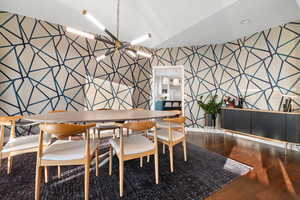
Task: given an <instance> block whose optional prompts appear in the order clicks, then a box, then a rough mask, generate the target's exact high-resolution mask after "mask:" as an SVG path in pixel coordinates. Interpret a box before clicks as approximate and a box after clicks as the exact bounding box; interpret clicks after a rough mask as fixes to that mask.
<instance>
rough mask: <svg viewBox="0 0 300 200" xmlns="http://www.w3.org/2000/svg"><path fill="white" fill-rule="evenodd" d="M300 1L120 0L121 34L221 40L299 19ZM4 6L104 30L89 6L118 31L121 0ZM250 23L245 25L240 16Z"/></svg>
mask: <svg viewBox="0 0 300 200" xmlns="http://www.w3.org/2000/svg"><path fill="white" fill-rule="evenodd" d="M297 1H298V0H121V2H120V3H121V12H120V39H121V40H124V41H130V40H132V39H134V38H136V37H138V36H140V35H143V34H145V33H148V32H149V33H151V34H152V39H151V40H149V41H147V42H145V43H144V44H143V45H145V46H147V47H178V46H190V45H204V44H219V43H225V42H228V41H232V40H235V39H238V38H240V37H243V36H246V35H250V34H252V33H255V32H258V31H262V30H265V29H267V28H270V27H274V26H277V25H280V24H283V23H286V22H290V21H292V20H296V19H300V8H299V6H298V4H297ZM0 4H1V5H0V6H1V7H0V9H1V10H4V11H8V12H11V13H17V14H20V15H25V16H31V17H34V18H37V19H41V20H46V21H48V22H51V23H57V24H61V25H69V26H72V27H74V28H77V29H81V30H84V31H88V32H92V33H98V34H103V33H102V32H101V31H99V30H98V29H97V28H96V27H95V26H94V25H93V24H91V23H89V22H88V21H87V20H86V19H85V18H84V17H83V16H82V15H81V14H80V12H81V11H82V10H83V9H87V10H88V11H89V12H91V13H92V14H93V15H94V16H95V17H96V18H97V19H98V20H99V21H101V22H102V23H103V24H104V25H105V26H106V27H107V28H108V29H109V30H111V31H112V32H116V7H117V0H101V1H100V0H84V1H83V0H42V1H41V0H26V1H24V0H22V1H20V0H1V3H0ZM243 20H247V21H249V23H247V24H243V23H241V21H243Z"/></svg>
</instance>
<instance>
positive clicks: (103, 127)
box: [93, 108, 120, 139]
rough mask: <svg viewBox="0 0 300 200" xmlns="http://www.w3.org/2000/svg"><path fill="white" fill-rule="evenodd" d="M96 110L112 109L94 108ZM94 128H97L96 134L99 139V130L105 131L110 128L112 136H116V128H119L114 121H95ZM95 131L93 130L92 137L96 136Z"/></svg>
mask: <svg viewBox="0 0 300 200" xmlns="http://www.w3.org/2000/svg"><path fill="white" fill-rule="evenodd" d="M96 110H97V111H105V110H112V109H110V108H98V109H96ZM94 129H95V130H97V134H98V138H99V139H100V136H101V135H100V132H101V131H107V130H112V131H113V133H112V136H113V138H115V137H116V130H117V129H120V126H119V125H118V124H117V123H115V122H105V123H97V125H96V127H95V128H94ZM95 134H96V132H95V131H94V132H93V137H94V138H95V137H96V135H95Z"/></svg>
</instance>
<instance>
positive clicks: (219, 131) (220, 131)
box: [186, 127, 300, 151]
mask: <svg viewBox="0 0 300 200" xmlns="http://www.w3.org/2000/svg"><path fill="white" fill-rule="evenodd" d="M186 131H187V132H198V133H215V134H226V135H230V136H233V137H237V138H243V139H247V140H251V141H255V142H260V143H264V144H268V145H272V146H276V147H280V148H283V149H284V148H285V147H286V143H285V142H284V141H283V142H280V141H278V142H276V141H269V140H264V139H260V138H256V137H251V136H247V135H241V134H237V133H233V132H230V131H227V130H224V129H220V128H192V127H187V128H186ZM287 148H288V149H290V150H292V151H300V144H294V143H289V144H288V146H287Z"/></svg>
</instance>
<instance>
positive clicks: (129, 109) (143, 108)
mask: <svg viewBox="0 0 300 200" xmlns="http://www.w3.org/2000/svg"><path fill="white" fill-rule="evenodd" d="M128 110H145V109H144V108H129V109H128Z"/></svg>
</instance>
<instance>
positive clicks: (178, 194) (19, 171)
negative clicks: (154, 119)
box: [0, 144, 251, 200]
mask: <svg viewBox="0 0 300 200" xmlns="http://www.w3.org/2000/svg"><path fill="white" fill-rule="evenodd" d="M160 149H161V148H160ZM35 159H36V155H35V154H33V153H32V154H26V155H20V156H17V157H15V158H14V161H13V169H12V174H11V175H7V174H6V161H4V162H2V166H1V168H0V186H1V187H0V197H1V199H7V200H8V199H20V200H21V199H22V200H23V199H34V178H35ZM153 163H154V159H153V158H151V159H150V162H149V163H147V162H146V159H144V166H143V167H142V168H140V164H139V159H136V160H131V161H127V162H126V163H125V184H124V191H125V193H124V197H123V198H121V199H124V200H125V199H126V200H127V199H128V200H129V199H130V200H139V199H140V200H148V199H149V200H150V199H151V200H154V199H164V200H168V199H180V200H191V199H197V200H200V199H205V198H206V197H208V196H209V195H211V194H212V193H214V192H216V191H218V190H219V189H221V188H222V187H223V186H224V185H225V184H228V183H230V182H231V181H233V180H234V179H235V178H237V177H239V176H241V175H244V174H246V173H248V172H249V170H251V167H250V166H247V165H244V164H242V163H239V162H237V161H234V160H231V159H229V158H226V157H224V156H221V155H219V154H216V153H213V152H210V151H207V150H206V149H203V148H200V147H198V146H195V145H193V144H188V161H187V162H184V161H183V153H182V146H181V145H177V146H176V148H175V152H174V167H175V171H174V173H171V172H170V169H169V156H168V151H166V154H162V153H160V155H159V170H160V173H159V175H160V182H159V184H155V178H154V164H153ZM118 169H119V168H118V160H117V158H116V157H115V158H114V160H113V175H112V176H109V175H108V165H107V164H105V165H103V166H102V167H101V168H100V176H98V177H96V176H95V170H94V168H93V170H92V172H91V176H90V199H101V200H110V199H113V200H115V199H120V198H119V178H118V174H119V172H118ZM62 170H63V172H64V173H63V176H62V178H61V179H58V178H57V177H56V167H51V168H50V181H49V183H47V184H43V186H42V194H41V199H47V200H48V199H49V200H50V199H56V200H57V199H64V200H69V199H83V196H84V191H83V188H84V187H83V186H84V179H83V178H84V168H83V167H79V166H73V167H63V168H62Z"/></svg>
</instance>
